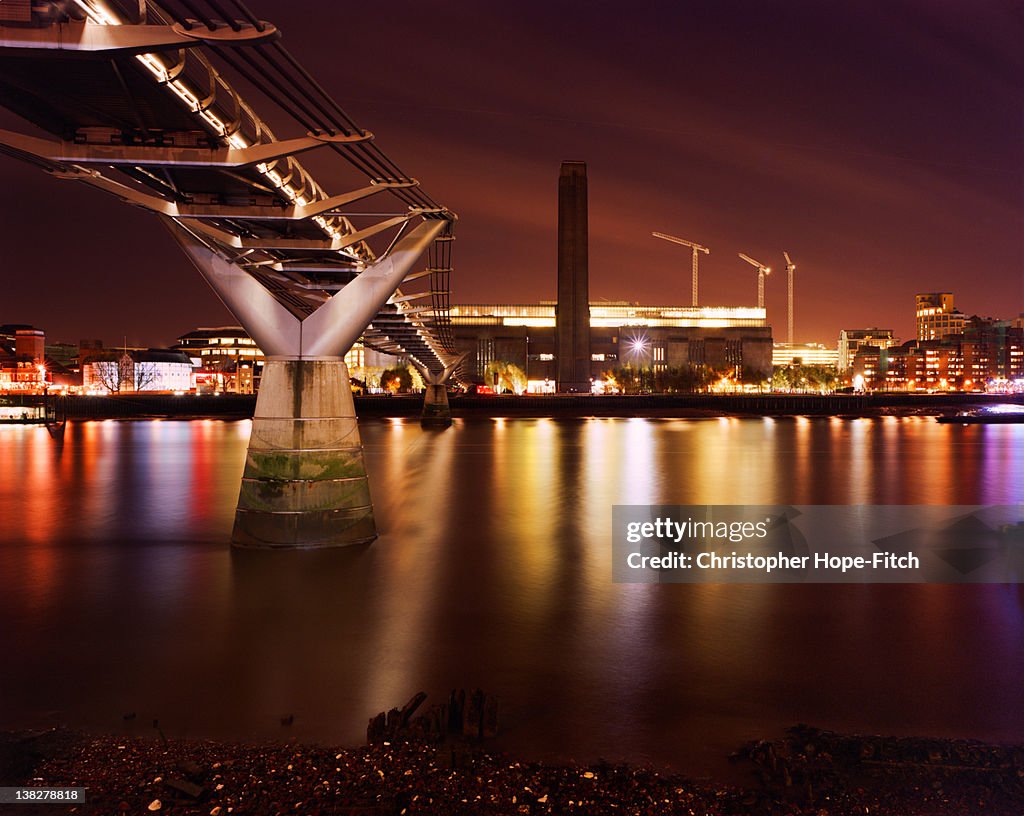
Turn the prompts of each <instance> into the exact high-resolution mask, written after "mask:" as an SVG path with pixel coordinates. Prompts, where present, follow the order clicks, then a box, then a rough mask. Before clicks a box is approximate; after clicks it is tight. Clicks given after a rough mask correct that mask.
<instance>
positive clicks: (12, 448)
mask: <svg viewBox="0 0 1024 816" xmlns="http://www.w3.org/2000/svg"><path fill="white" fill-rule="evenodd" d="M249 427H250V425H249V423H248V422H236V423H229V422H216V421H209V420H206V421H194V422H171V421H163V422H160V421H156V422H86V423H73V424H71V425H69V426H68V430H67V437H66V440H65V441H64V443H63V446H60V445H58V444H56V443H54V442H53V441H52V440H51V439H50V438H49V436H48V435H47V434H46V432H45V431H44V430H42V429H36V428H0V582H2V583H0V727H29V726H31V727H36V726H45V725H50V724H66V725H71V726H75V727H85V728H90V729H97V730H102V731H108V732H115V733H119V732H122V731H124V732H126V733H135V734H147V733H153V732H152V728H151V724H152V720H153V719H154V718H159V720H160V725H161V727H162V729H163V730H164V731H165V732H166V733H167V734H168V735H185V736H216V737H231V738H253V737H254V738H265V737H272V738H286V737H298V738H300V739H316V740H325V741H330V742H332V743H341V744H354V743H357V742H360V741H361V740H362V739H363V735H364V733H365V727H366V722H367V719H368V718H369V717H370V716H371V715H372V714H374V713H376V712H377V711H380V710H382V709H386V708H390V707H391V706H393V705H400V704H401V703H403V702H404V701H405V700H406V699H407V698H408V697H410V696H411V695H412V694H413V693H414V692H416V691H418V690H420V689H423V690H426V691H428V692H430V693H431V696H432V697H435V696H437V695H442V694H446V693H447V691H448V689H450V688H452V687H453V686H465V687H473V686H480V687H482V688H484V689H485V690H487V691H490V692H493V693H495V694H497V695H499V696H500V698H501V700H502V706H503V709H502V725H503V729H504V735H503V736H502V738H501V746H502V747H505V748H509V749H512V750H516V751H521V752H523V753H528V754H530V755H534V756H546V757H574V758H577V759H581V760H582V759H594V758H597V757H606V758H609V759H620V758H621V759H629V760H633V761H640V762H642V761H650V762H654V763H656V764H671V765H675V766H676V767H681V768H684V769H686V770H689V771H691V772H697V773H701V772H705V771H709V770H713V769H716V768H717V767H718V762H719V760H720V758H721V757H722V756H724V755H725V754H727V753H728V752H729V751H730V750H732V749H733V748H735V747H736V746H737V744H738V743H739V742H741V741H742V740H745V739H749V738H754V737H758V736H767V735H776V734H778V732H779V731H780V730H781V729H782V728H784V727H786V726H788V725H791V724H793V723H796V722H799V721H803V722H808V723H812V724H815V725H819V726H822V727H827V728H834V729H846V730H857V731H869V732H879V733H890V734H905V735H936V736H957V737H974V738H979V739H987V740H996V741H1021V740H1024V703H1022V699H1024V695H1022V692H1021V681H1022V678H1024V589H1022V588H1021V587H1016V586H1000V585H991V586H912V585H906V586H898V585H896V586H894V585H889V586H877V585H876V586H871V585H843V586H835V585H832V586H820V585H819V586H801V585H761V586H738V585H704V586H695V585H618V584H613V583H612V582H611V546H610V532H609V526H610V523H611V508H612V505H613V504H631V503H632V504H647V503H668V504H699V503H709V504H776V503H778V504H782V503H792V504H860V503H863V504H1000V503H1020V502H1021V501H1024V425H1017V426H1013V425H1003V426H988V427H985V426H972V427H961V426H949V425H947V426H943V425H939V424H937V423H935V422H934V420H932V419H927V418H907V419H895V418H887V419H877V420H868V419H862V420H838V419H813V420H812V419H805V418H795V419H777V420H770V419H765V420H762V419H748V420H739V419H711V420H651V419H591V420H552V419H520V420H511V419H509V420H501V419H496V420H474V421H465V422H457V424H456V426H455V427H454V428H452V429H450V430H448V431H445V432H442V433H437V432H424V431H421V430H420V428H419V426H418V424H417V423H416V422H414V421H408V420H383V421H370V422H367V423H365V424H364V425H363V438H364V442H365V444H366V449H367V463H368V467H369V469H370V476H371V485H372V489H373V495H374V502H375V506H376V510H377V518H378V525H379V528H380V531H381V537H380V538H379V540H378V541H377V542H376V543H375V544H373V545H372V546H371V547H369V548H361V549H358V550H341V551H328V552H297V553H263V552H232V551H231V550H230V548H229V546H228V538H229V535H230V528H231V521H232V514H233V510H234V503H235V499H236V496H237V493H238V484H239V478H240V476H241V469H242V464H243V458H244V453H245V446H246V441H247V438H248V433H249ZM437 698H438V699H439V697H437ZM128 712H135V713H136V718H135V719H134V720H131V721H125V720H124V719H123V715H124V714H125V713H128ZM287 714H294V716H295V721H294V725H292V726H291V727H290V728H285V727H282V725H281V723H280V720H281V717H283V716H285V715H287Z"/></svg>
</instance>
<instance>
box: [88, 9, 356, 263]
mask: <svg viewBox="0 0 1024 816" xmlns="http://www.w3.org/2000/svg"><path fill="white" fill-rule="evenodd" d="M75 4H76V5H77V6H78V7H79V8H81V9H82V11H83V12H85V14H86V16H87V17H88V18H89V20H90V22H92V23H95V24H96V25H111V26H119V25H123V23H122V22H121V21H120V20H119V19H118V18H117V16H116V15H115V14H113V13H112V12H111V11H110V10H109V9H107V8H106V7H105V6H104V5H103V4H102V3H100V2H99V1H98V0H75ZM135 59H137V60H138V61H139V62H140V63H141V64H142V65H143V66H144V67H145V68H146V69H147V70H148V71H149V72H150V73H151V74H152V75H153V76H154V77H155V78H156V80H157V82H159V83H160V84H161V85H166V86H167V87H168V88H170V89H171V91H173V92H174V94H175V96H177V97H178V98H179V99H181V100H182V102H184V103H185V104H186V105H187V106H188V107H189V110H190V111H191V112H192V113H195V114H198V115H199V117H200V118H201V119H203V120H204V121H205V122H206V123H207V124H209V125H210V126H211V127H212V128H213V129H214V130H216V131H218V132H219V133H220V135H221V137H222V138H225V139H227V142H228V144H229V145H231V147H233V148H235V149H237V150H242V149H244V148H246V147H251V144H250V143H249V141H248V140H246V139H245V137H243V136H242V135H241V134H239V133H237V132H236V133H231V134H228V126H227V124H225V123H224V122H223V121H222V120H221V119H220V117H218V116H217V115H216V114H214V113H212V112H211V111H210V110H208V109H207V110H203V109H202V106H201V105H200V102H199V97H198V96H196V95H195V93H193V92H192V91H191V90H190V89H189V88H188V86H187V85H185V83H183V82H182V81H181V80H180V79H175V80H170V74H169V73H168V71H167V66H166V65H164V63H163V60H162V59H160V57H158V56H157V55H156V54H138V55H137V56H136V57H135ZM256 170H257V171H258V172H259V173H260V174H261V175H262V176H263V177H264V178H266V179H267V180H268V181H269V182H270V183H271V184H272V185H274V187H275V188H277V189H278V190H280V191H281V193H282V194H283V195H284V196H285V197H286V198H287V199H288V200H289V201H293V202H295V203H296V204H298V205H300V206H305V205H306V204H308V203H309V202H308V201H307V200H306V198H305V196H302V195H299V191H298V190H296V189H295V188H294V187H293V186H292V185H291V184H290V183H287V184H286V183H284V180H283V179H282V178H281V175H280V173H278V172H277V171H276V170H271V169H270V168H269V167H268V166H267V165H266V164H257V165H256ZM314 184H315V182H314ZM325 195H326V194H325ZM312 220H313V222H314V223H315V224H316V225H317V226H318V227H320V228H321V229H322V230H323V231H324V232H326V233H327V234H328V235H330V236H331V237H332V238H341V237H342V236H343V235H344V233H342V231H341V230H339V229H338V228H337V227H336V226H334V224H331V223H330V222H329V221H328V220H327V219H326V218H324V217H323V216H321V215H318V216H316V217H315V218H313V219H312ZM339 252H340V253H341V254H343V255H346V256H348V257H353V256H352V254H351V253H349V252H345V251H343V250H339Z"/></svg>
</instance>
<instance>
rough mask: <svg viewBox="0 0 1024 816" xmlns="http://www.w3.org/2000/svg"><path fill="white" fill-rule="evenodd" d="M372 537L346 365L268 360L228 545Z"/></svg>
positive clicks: (281, 544) (317, 542)
mask: <svg viewBox="0 0 1024 816" xmlns="http://www.w3.org/2000/svg"><path fill="white" fill-rule="evenodd" d="M376 537H377V529H376V526H375V524H374V518H373V504H372V502H371V501H370V485H369V481H368V479H367V477H366V466H365V464H364V462H363V446H362V442H361V440H360V437H359V424H358V422H357V420H356V410H355V403H354V402H353V400H352V389H351V388H350V387H349V379H348V368H347V366H346V365H345V361H344V360H343V359H341V358H335V359H328V358H325V359H322V360H309V359H300V360H289V359H284V358H271V359H268V360H267V362H266V365H265V366H264V369H263V380H262V384H261V385H260V393H259V396H258V397H257V398H256V414H255V416H254V417H253V422H252V433H251V435H250V436H249V450H248V451H247V453H246V456H245V471H244V472H243V474H242V489H241V492H240V493H239V497H238V509H237V510H236V512H235V527H234V533H233V535H232V541H233V542H234V543H235V544H236V545H238V546H247V547H323V546H333V545H338V544H362V543H368V542H370V541H373V539H375V538H376Z"/></svg>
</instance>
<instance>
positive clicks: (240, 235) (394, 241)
mask: <svg viewBox="0 0 1024 816" xmlns="http://www.w3.org/2000/svg"><path fill="white" fill-rule="evenodd" d="M239 86H248V87H249V88H251V89H252V90H251V91H247V95H248V96H249V97H250V98H252V97H254V96H257V95H258V96H261V97H263V100H262V101H263V102H264V103H266V104H265V106H264V110H265V116H266V117H268V118H270V119H272V120H273V122H274V124H275V126H277V127H280V128H281V129H282V130H284V129H285V128H287V129H290V130H292V131H294V132H293V133H292V134H291V135H289V136H288V137H287V138H278V137H277V136H275V134H274V132H273V130H272V129H271V126H270V125H269V124H268V121H267V118H261V116H259V115H257V113H256V112H255V110H254V107H255V103H253V104H250V102H249V101H247V100H246V99H243V96H242V94H241V93H240V92H239V91H237V90H236V87H239ZM0 104H2V105H3V106H4V107H6V108H8V109H9V110H11V111H13V112H14V113H16V114H18V115H19V116H21V117H22V118H24V119H26V120H28V121H29V122H31V123H33V124H34V125H36V126H37V127H38V128H39V129H40V130H41V131H42V132H41V133H39V134H37V135H28V134H21V133H12V132H9V131H0V152H4V153H7V154H9V155H12V156H15V157H17V158H19V159H22V160H24V161H28V162H31V163H32V164H35V165H37V166H38V167H40V168H42V169H43V170H45V171H47V172H48V173H50V174H51V175H53V176H54V177H57V178H61V179H70V180H74V181H79V182H82V183H85V184H88V185H91V186H93V187H96V188H98V189H100V190H103V191H105V192H107V193H111V194H113V195H115V196H118V197H119V198H121V199H123V200H124V201H126V202H128V203H129V204H132V205H135V206H138V207H142V208H144V209H146V210H148V211H150V212H152V213H155V214H156V215H157V216H158V217H160V218H162V219H163V220H164V221H165V222H166V223H167V224H168V225H169V226H170V227H171V228H172V230H173V231H174V232H175V234H176V237H177V238H178V240H179V242H180V243H181V244H182V246H183V247H184V248H185V249H186V251H187V252H188V253H189V254H190V255H191V256H192V258H193V260H194V261H196V263H197V266H199V268H200V271H202V272H203V274H204V276H205V277H206V278H207V280H208V281H209V282H210V283H211V285H212V286H213V287H214V289H215V290H216V291H217V292H218V294H219V295H220V296H221V298H222V299H223V300H224V301H225V303H226V304H227V305H228V306H229V308H230V309H231V310H232V311H233V312H234V313H235V314H236V317H238V318H239V320H240V321H241V322H242V323H243V324H245V325H246V328H247V329H249V330H250V332H251V333H253V336H254V339H256V341H257V343H258V344H259V345H261V346H262V347H264V351H265V352H266V353H267V354H268V355H270V356H273V355H277V356H294V355H295V348H296V346H295V342H294V341H295V338H293V337H288V336H286V335H289V333H291V334H294V333H295V332H296V331H299V332H300V335H301V336H303V337H306V340H305V341H302V340H301V337H300V341H299V342H300V346H298V348H300V351H299V356H301V357H316V356H318V355H323V356H336V355H337V354H338V353H339V351H338V349H339V348H344V349H347V348H348V347H349V346H350V345H351V344H352V342H353V341H355V340H356V339H357V338H358V337H359V336H362V338H363V341H364V343H365V344H366V345H367V346H369V347H371V348H376V349H379V350H381V351H386V352H390V353H393V354H399V355H405V356H407V357H409V358H410V359H411V360H413V361H414V362H416V363H417V364H418V365H419V366H421V367H423V368H425V369H427V370H429V371H431V372H441V371H443V370H444V369H445V368H446V367H447V365H448V363H449V362H450V361H451V360H452V359H453V358H454V356H455V351H454V344H453V338H452V333H451V327H450V323H449V317H448V292H449V276H450V272H451V244H452V241H453V237H454V236H453V226H454V223H455V220H456V216H455V215H454V213H452V212H450V211H449V210H447V209H446V208H444V207H443V206H441V205H440V204H438V203H437V202H436V201H435V200H434V199H432V198H431V197H430V196H428V195H427V194H426V193H425V192H424V191H423V190H422V189H421V188H420V186H419V183H418V182H417V181H416V179H414V178H412V177H410V176H408V175H406V174H405V173H404V172H402V171H401V170H400V169H399V168H398V167H397V166H396V165H395V164H394V162H392V161H391V160H390V159H389V158H388V157H387V156H386V155H385V154H384V153H383V152H382V151H381V150H380V149H379V148H378V147H377V145H376V143H375V141H374V137H373V134H372V133H370V132H368V131H366V130H363V129H362V128H360V127H358V126H357V125H356V124H355V123H354V122H353V121H352V119H351V118H350V117H349V116H348V115H347V114H346V113H345V112H344V111H343V110H342V109H341V108H340V107H339V105H338V104H337V103H336V102H335V101H334V100H333V99H332V98H331V96H330V95H329V94H328V93H327V92H326V91H325V90H324V89H323V87H321V85H320V84H318V83H317V82H316V80H315V79H313V77H311V76H310V75H309V73H307V72H306V71H305V70H304V69H303V68H302V66H301V65H300V64H299V62H298V61H297V60H296V59H295V57H293V56H292V55H291V53H289V52H288V51H287V50H286V49H285V48H284V47H283V46H282V44H281V42H280V37H279V32H278V30H277V29H276V28H275V27H274V26H273V25H272V24H270V23H267V22H264V21H262V20H260V19H259V18H258V17H256V16H255V15H254V14H253V13H252V12H250V11H249V9H248V8H246V6H245V5H243V3H242V2H238V0H160V2H159V3H155V2H152V0H51V1H49V2H44V1H43V0H4V2H3V3H2V4H0ZM308 151H319V152H324V153H326V152H327V151H330V152H333V154H334V155H335V156H336V157H337V158H340V159H342V160H343V162H342V163H340V165H341V166H340V168H339V169H340V170H342V171H344V175H345V176H346V177H347V178H348V179H349V181H347V182H346V184H347V185H348V189H346V191H344V192H341V193H329V192H327V190H325V189H324V188H323V187H322V186H321V185H320V184H319V183H318V182H317V181H316V180H315V179H314V178H313V175H312V174H311V173H310V172H308V171H307V170H306V169H305V168H304V167H303V165H302V164H301V163H300V161H299V158H298V157H299V156H300V155H301V154H304V153H307V152H308ZM352 178H354V179H355V181H352V180H351V179H352ZM424 249H426V264H425V266H423V267H419V268H416V269H414V267H413V265H414V263H415V261H416V258H417V257H418V256H419V254H420V252H421V251H423V250H424ZM214 267H217V268H218V269H220V272H219V273H216V274H214V272H212V271H211V270H213V268H214ZM385 267H386V270H385V271H386V272H387V274H386V275H381V274H378V273H379V272H380V270H382V269H384V268H385ZM399 287H401V288H399ZM385 289H386V290H387V291H386V292H385V291H384V290H385ZM356 307H358V308H356ZM354 308H356V311H358V312H360V315H356V316H353V315H352V314H351V312H352V310H353V309H354ZM240 310H241V313H240ZM367 310H368V311H367ZM247 311H248V312H249V313H252V314H247V313H246V312H247ZM256 312H258V313H259V314H258V315H256V314H255V313H256ZM341 312H346V313H349V314H348V317H346V319H345V320H344V323H345V329H344V330H341V329H338V328H337V324H338V322H339V319H340V313H341ZM362 312H367V313H366V314H361V313H362ZM256 317H258V318H259V319H258V320H257V319H256ZM357 317H358V319H356V318H357ZM364 319H365V322H362V321H363V320H364ZM357 323H358V324H360V325H356V324H357ZM313 324H318V325H317V326H316V327H315V328H316V331H315V332H314V331H313V328H314V326H313ZM295 326H299V327H300V328H298V329H296V328H295ZM303 326H304V327H305V330H304V331H303V329H302V327H303ZM353 326H355V328H353ZM325 332H326V335H325V334H324V333H325ZM314 334H315V335H316V336H317V337H319V338H321V339H318V340H314V339H313V338H314ZM341 353H343V351H342V352H341Z"/></svg>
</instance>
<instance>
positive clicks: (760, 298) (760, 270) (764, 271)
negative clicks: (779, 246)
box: [738, 252, 772, 309]
mask: <svg viewBox="0 0 1024 816" xmlns="http://www.w3.org/2000/svg"><path fill="white" fill-rule="evenodd" d="M738 254H739V256H740V257H741V258H742V259H743V260H745V261H746V262H747V263H748V264H750V265H751V266H756V267H757V308H758V309H763V308H764V276H765V275H770V274H771V271H772V270H771V269H769V268H768V267H767V266H765V265H764V264H763V263H761V262H760V261H755V260H754V259H753V258H751V257H750V256H749V255H744V254H743V253H742V252H740V253H738Z"/></svg>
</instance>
